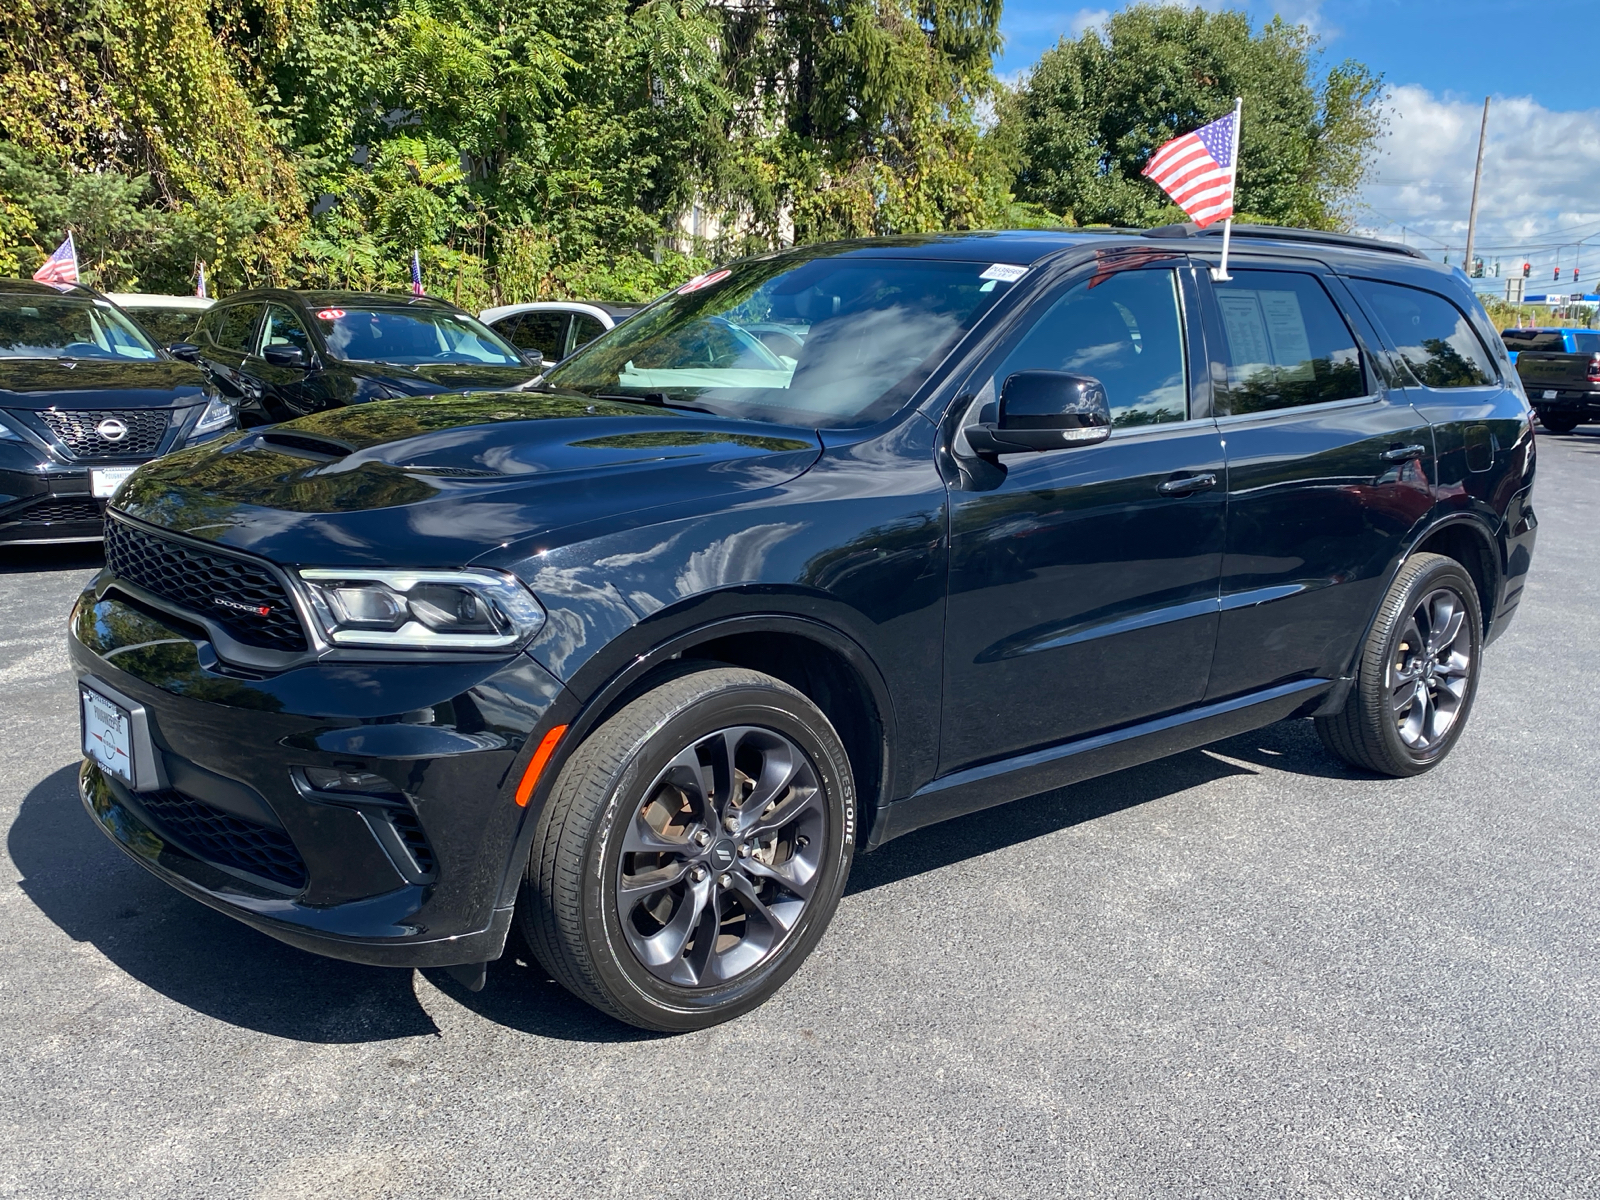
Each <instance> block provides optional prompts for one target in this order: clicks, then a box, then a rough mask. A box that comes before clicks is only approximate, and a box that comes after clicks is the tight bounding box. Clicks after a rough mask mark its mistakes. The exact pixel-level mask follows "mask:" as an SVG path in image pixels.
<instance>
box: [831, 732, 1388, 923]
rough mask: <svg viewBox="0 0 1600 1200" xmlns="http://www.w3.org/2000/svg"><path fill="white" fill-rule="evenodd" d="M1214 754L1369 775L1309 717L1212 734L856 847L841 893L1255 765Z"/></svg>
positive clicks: (1331, 773)
mask: <svg viewBox="0 0 1600 1200" xmlns="http://www.w3.org/2000/svg"><path fill="white" fill-rule="evenodd" d="M1208 751H1211V752H1214V753H1208ZM1217 755H1223V756H1225V757H1226V758H1227V759H1236V760H1241V761H1243V762H1245V763H1251V764H1256V765H1258V766H1261V767H1266V768H1270V769H1273V770H1279V771H1289V772H1292V773H1293V774H1297V775H1311V776H1316V777H1319V778H1334V779H1361V778H1369V777H1368V776H1364V775H1362V774H1361V773H1360V772H1357V771H1354V770H1351V769H1350V768H1347V767H1345V766H1344V765H1343V764H1341V763H1338V762H1336V761H1334V760H1333V759H1332V758H1331V757H1330V756H1329V755H1328V754H1327V752H1326V751H1325V750H1323V748H1322V744H1321V743H1320V742H1319V741H1318V740H1317V735H1316V731H1315V730H1314V729H1313V728H1312V725H1311V722H1310V721H1283V722H1279V723H1278V724H1276V725H1269V726H1267V727H1266V728H1264V729H1257V730H1254V731H1253V732H1250V733H1245V734H1241V735H1239V736H1238V737H1235V738H1230V739H1228V740H1227V741H1223V742H1217V743H1215V744H1213V745H1211V746H1208V747H1206V748H1205V749H1203V750H1189V751H1186V752H1184V753H1182V754H1176V755H1173V756H1172V757H1171V758H1163V759H1158V760H1156V761H1155V762H1151V763H1145V764H1144V765H1143V766H1139V767H1129V768H1128V769H1127V770H1125V771H1118V772H1116V773H1115V774H1112V775H1102V776H1100V777H1099V778H1098V779H1090V780H1086V781H1084V782H1083V783H1075V784H1073V785H1071V786H1070V787H1064V788H1059V789H1057V790H1056V791H1053V792H1041V793H1040V794H1039V795H1036V796H1029V797H1028V798H1027V799H1024V800H1014V801H1012V802H1011V803H1010V804H1003V805H1000V806H999V807H997V808H991V809H985V810H984V811H983V812H977V813H972V814H971V815H969V816H965V817H960V818H958V819H956V820H954V821H947V822H945V823H944V824H941V825H933V826H930V827H929V828H926V829H919V830H917V831H916V832H915V833H910V834H907V835H906V836H905V837H902V838H897V839H896V840H894V841H892V842H890V843H889V844H888V845H887V846H885V847H883V849H881V850H878V851H875V852H874V853H872V854H863V855H859V856H858V857H857V858H856V861H855V865H854V866H853V867H852V868H851V870H850V883H849V886H848V887H847V888H846V894H847V895H854V894H856V893H858V892H867V891H871V890H872V889H873V888H876V887H882V886H883V885H884V884H887V883H898V882H899V881H900V880H902V879H908V878H910V877H911V876H913V875H921V874H924V873H926V872H928V871H936V870H938V869H939V868H941V867H948V866H952V865H954V864H955V863H959V862H964V861H965V860H967V859H969V858H976V857H978V856H979V855H982V854H989V853H991V852H992V851H995V850H1004V849H1005V848H1007V847H1008V846H1016V845H1020V844H1021V843H1023V842H1028V841H1032V840H1033V839H1034V838H1037V837H1043V836H1045V835H1046V834H1050V833H1057V832H1059V831H1061V830H1063V829H1069V828H1071V827H1072V826H1074V825H1081V824H1082V823H1084V822H1085V821H1094V820H1098V819H1099V818H1101V817H1106V816H1110V815H1111V814H1112V813H1115V812H1121V811H1122V810H1124V809H1128V808H1136V807H1138V806H1139V805H1141V804H1148V803H1149V802H1150V801H1152V800H1159V799H1161V798H1162V797H1164V796H1170V795H1172V794H1173V793H1174V792H1181V791H1186V790H1187V789H1189V788H1193V787H1200V786H1201V785H1202V784H1207V783H1212V782H1214V781H1216V780H1219V779H1227V778H1229V777H1232V776H1238V775H1250V774H1256V773H1258V772H1255V771H1252V770H1251V769H1250V767H1248V766H1240V765H1238V764H1237V763H1235V762H1228V761H1224V759H1223V758H1218V757H1217Z"/></svg>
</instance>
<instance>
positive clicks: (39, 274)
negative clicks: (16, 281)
mask: <svg viewBox="0 0 1600 1200" xmlns="http://www.w3.org/2000/svg"><path fill="white" fill-rule="evenodd" d="M33 277H34V278H35V279H37V280H38V281H39V282H40V283H57V284H61V283H77V282H78V248H77V247H76V246H74V245H73V244H72V234H71V233H70V232H69V233H68V234H67V240H66V241H64V242H62V243H61V245H59V246H57V247H56V252H55V253H54V254H52V255H51V256H50V257H49V258H47V259H45V260H44V265H43V266H41V267H40V268H39V269H38V270H37V271H35V272H34V273H33Z"/></svg>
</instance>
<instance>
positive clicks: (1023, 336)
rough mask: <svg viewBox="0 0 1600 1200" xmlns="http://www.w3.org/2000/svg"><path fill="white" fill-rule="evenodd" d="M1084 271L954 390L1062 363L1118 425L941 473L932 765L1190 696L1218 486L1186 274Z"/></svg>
mask: <svg viewBox="0 0 1600 1200" xmlns="http://www.w3.org/2000/svg"><path fill="white" fill-rule="evenodd" d="M1092 271H1093V268H1085V269H1084V270H1083V271H1082V273H1080V274H1078V275H1076V276H1073V277H1069V278H1068V279H1066V280H1064V281H1063V282H1062V283H1061V284H1060V285H1058V286H1057V287H1056V288H1055V289H1053V291H1051V292H1048V293H1046V294H1045V295H1044V296H1043V297H1042V298H1041V299H1039V300H1038V301H1036V302H1035V303H1033V304H1032V305H1030V309H1029V312H1028V313H1027V314H1026V319H1025V320H1024V321H1022V322H1019V325H1018V327H1017V328H1016V329H1015V330H1014V331H1013V332H1012V334H1011V335H1010V336H1009V337H1007V338H1006V339H1005V341H1004V342H1003V343H1002V345H1001V346H1000V347H999V348H998V349H997V350H996V351H995V352H994V353H993V355H991V356H990V358H989V359H988V361H986V362H985V363H984V364H983V365H982V366H981V367H979V368H978V370H977V371H976V372H975V374H974V375H973V376H972V377H970V378H969V379H968V380H967V382H966V383H965V384H964V386H963V388H962V391H963V394H964V395H965V396H967V397H971V398H972V399H970V400H967V401H964V402H963V401H958V403H966V404H967V405H968V407H969V411H971V406H972V405H976V406H977V407H978V408H980V409H982V408H986V407H990V406H992V403H993V401H994V400H995V399H996V398H997V396H998V394H999V392H1000V390H1001V389H1002V388H1003V387H1004V384H1005V380H1006V379H1007V378H1008V377H1009V376H1010V375H1011V374H1012V373H1014V372H1016V371H1025V370H1053V371H1070V372H1074V373H1077V374H1082V375H1092V376H1094V377H1096V378H1098V379H1099V380H1100V382H1101V383H1102V384H1103V385H1104V386H1105V389H1106V394H1107V396H1108V398H1109V400H1110V402H1111V408H1112V418H1113V421H1114V429H1113V432H1112V435H1111V439H1110V440H1109V441H1107V442H1104V443H1102V444H1100V445H1097V446H1083V447H1063V448H1062V449H1060V450H1050V451H1045V452H1043V453H1035V454H1015V455H1008V456H1006V457H1005V458H1003V459H1001V460H1000V465H999V466H988V465H985V464H982V463H979V462H974V468H973V472H972V474H971V476H970V478H968V477H963V480H962V483H961V486H959V487H952V489H951V492H950V591H949V600H948V605H947V609H946V613H947V615H946V621H945V690H944V696H945V702H944V721H943V727H942V735H941V750H940V759H939V769H940V771H941V773H945V772H949V771H952V770H957V769H960V768H961V767H964V766H967V765H971V764H973V763H976V762H979V761H982V760H984V759H998V758H1003V757H1006V756H1008V755H1012V754H1016V753H1020V752H1023V751H1026V750H1029V749H1032V748H1034V747H1042V746H1046V745H1050V744H1053V743H1057V742H1063V741H1067V740H1070V739H1072V738H1076V737H1082V736H1085V735H1089V734H1093V733H1096V732H1098V731H1101V730H1106V729H1111V728H1115V727H1117V726H1121V725H1129V724H1134V723H1136V722H1139V721H1141V720H1145V719H1147V718H1151V717H1154V716H1157V715H1160V714H1164V713H1169V712H1176V711H1180V710H1182V709H1185V708H1188V707H1191V706H1193V705H1195V704H1198V703H1199V701H1200V699H1201V697H1202V695H1203V694H1204V693H1205V688H1206V677H1207V673H1208V671H1209V669H1210V666H1211V650H1212V643H1213V640H1214V638H1215V635H1216V628H1217V577H1218V573H1219V571H1220V569H1221V562H1222V548H1223V495H1224V492H1225V490H1226V489H1225V485H1224V480H1223V476H1224V466H1223V460H1222V442H1221V438H1220V437H1219V435H1218V433H1217V427H1216V425H1215V424H1214V423H1213V421H1212V420H1211V416H1210V412H1209V407H1208V406H1209V396H1208V393H1207V391H1206V389H1205V379H1204V372H1203V363H1204V359H1203V357H1202V356H1201V355H1200V354H1198V352H1197V349H1198V345H1199V337H1198V336H1197V332H1198V331H1197V329H1196V327H1195V325H1194V323H1193V321H1192V313H1193V309H1194V300H1195V295H1194V291H1193V284H1192V280H1191V279H1190V278H1189V274H1190V273H1189V272H1188V270H1187V269H1185V268H1183V267H1175V265H1174V263H1173V262H1172V261H1171V256H1167V261H1164V262H1162V263H1161V264H1160V265H1159V266H1143V267H1139V268H1137V269H1131V270H1123V271H1117V272H1115V273H1110V274H1108V273H1103V272H1102V273H1094V274H1092V273H1091V272H1092Z"/></svg>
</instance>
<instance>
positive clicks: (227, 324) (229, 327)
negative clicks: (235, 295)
mask: <svg viewBox="0 0 1600 1200" xmlns="http://www.w3.org/2000/svg"><path fill="white" fill-rule="evenodd" d="M260 312H261V309H260V308H259V307H257V306H256V305H254V304H232V305H229V306H228V307H226V308H214V309H212V310H211V312H210V313H209V314H208V315H207V316H206V330H207V332H208V333H210V335H211V339H212V340H213V341H214V342H216V344H217V345H219V346H221V347H222V348H223V349H225V350H238V351H240V352H241V353H242V352H244V350H245V348H246V347H247V346H249V345H250V335H251V334H253V333H254V332H255V328H256V317H257V316H258V315H259V314H260Z"/></svg>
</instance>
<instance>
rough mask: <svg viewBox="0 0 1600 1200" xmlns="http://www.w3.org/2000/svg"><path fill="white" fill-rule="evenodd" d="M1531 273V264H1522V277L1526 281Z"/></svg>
mask: <svg viewBox="0 0 1600 1200" xmlns="http://www.w3.org/2000/svg"><path fill="white" fill-rule="evenodd" d="M1532 271H1533V265H1532V264H1531V263H1523V264H1522V277H1523V278H1524V279H1526V278H1527V277H1528V276H1529V274H1530V273H1532Z"/></svg>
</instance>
